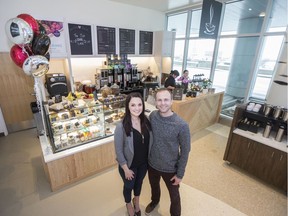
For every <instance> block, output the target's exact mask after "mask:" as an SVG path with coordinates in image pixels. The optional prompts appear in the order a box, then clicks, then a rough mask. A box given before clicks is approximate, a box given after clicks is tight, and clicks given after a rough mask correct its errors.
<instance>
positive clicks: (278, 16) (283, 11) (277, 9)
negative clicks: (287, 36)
mask: <svg viewBox="0 0 288 216" xmlns="http://www.w3.org/2000/svg"><path fill="white" fill-rule="evenodd" d="M286 27H287V0H274V2H273V9H272V12H271V15H270V18H269V25H268V32H281V31H282V32H283V31H286Z"/></svg>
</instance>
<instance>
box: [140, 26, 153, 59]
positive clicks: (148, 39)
mask: <svg viewBox="0 0 288 216" xmlns="http://www.w3.org/2000/svg"><path fill="white" fill-rule="evenodd" d="M139 37H140V38H139V39H140V40H139V54H149V55H152V54H153V32H149V31H140V32H139Z"/></svg>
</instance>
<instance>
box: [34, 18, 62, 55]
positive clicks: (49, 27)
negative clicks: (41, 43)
mask: <svg viewBox="0 0 288 216" xmlns="http://www.w3.org/2000/svg"><path fill="white" fill-rule="evenodd" d="M37 21H38V23H39V25H40V27H39V28H40V31H42V30H43V31H46V33H47V35H48V36H49V37H50V40H51V45H50V49H49V54H50V57H51V58H53V57H66V56H67V50H66V45H65V35H64V32H65V31H64V25H63V22H59V21H52V20H37Z"/></svg>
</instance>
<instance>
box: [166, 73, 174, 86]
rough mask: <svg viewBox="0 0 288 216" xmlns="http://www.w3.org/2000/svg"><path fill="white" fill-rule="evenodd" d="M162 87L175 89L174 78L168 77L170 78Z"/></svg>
mask: <svg viewBox="0 0 288 216" xmlns="http://www.w3.org/2000/svg"><path fill="white" fill-rule="evenodd" d="M164 86H165V88H167V87H168V86H172V87H175V86H176V81H175V78H174V77H173V76H172V75H170V76H169V77H168V78H167V79H166V81H165V83H164Z"/></svg>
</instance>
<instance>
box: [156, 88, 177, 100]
mask: <svg viewBox="0 0 288 216" xmlns="http://www.w3.org/2000/svg"><path fill="white" fill-rule="evenodd" d="M163 91H168V92H169V93H170V95H171V99H173V95H172V91H171V90H170V89H167V88H159V89H157V91H156V94H155V99H156V98H157V94H158V93H159V92H163Z"/></svg>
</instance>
